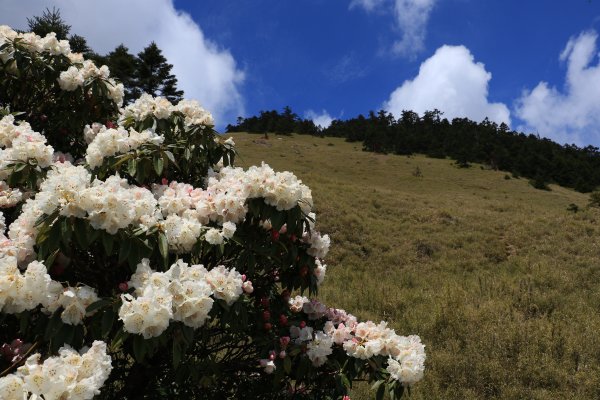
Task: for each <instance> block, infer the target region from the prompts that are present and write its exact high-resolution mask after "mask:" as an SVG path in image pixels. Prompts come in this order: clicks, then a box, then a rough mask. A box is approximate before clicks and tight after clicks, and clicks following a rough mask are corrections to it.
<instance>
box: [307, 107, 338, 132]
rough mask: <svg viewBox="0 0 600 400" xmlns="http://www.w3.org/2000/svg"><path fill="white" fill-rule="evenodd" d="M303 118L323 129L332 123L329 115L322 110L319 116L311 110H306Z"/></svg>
mask: <svg viewBox="0 0 600 400" xmlns="http://www.w3.org/2000/svg"><path fill="white" fill-rule="evenodd" d="M304 118H306V119H310V120H312V122H314V123H315V125H317V126H320V127H321V128H323V129H325V128H328V127H329V125H331V122H332V121H333V118H332V117H331V115H329V113H328V112H327V111H325V110H323V111H322V112H321V113H320V114H319V113H316V112H315V111H313V110H308V111H307V112H305V113H304Z"/></svg>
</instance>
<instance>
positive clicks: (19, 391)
mask: <svg viewBox="0 0 600 400" xmlns="http://www.w3.org/2000/svg"><path fill="white" fill-rule="evenodd" d="M111 370H112V365H111V359H110V356H109V355H108V354H107V349H106V343H104V342H101V341H95V342H94V343H93V344H92V347H90V348H89V349H83V350H82V351H81V353H78V352H77V351H75V350H73V349H72V348H70V347H68V346H65V347H62V348H61V349H60V350H59V352H58V356H56V357H50V358H47V359H46V360H44V362H43V363H41V355H40V354H34V355H32V356H31V357H29V358H28V359H27V361H26V362H25V365H23V366H22V367H20V368H19V369H18V370H17V372H16V373H14V374H11V375H8V376H5V377H2V378H0V398H1V399H3V400H23V399H39V398H42V397H43V398H44V399H46V400H58V399H72V400H89V399H92V398H93V397H94V396H95V395H98V394H100V388H101V387H102V385H103V384H104V382H105V381H106V379H108V376H109V375H110V372H111ZM30 396H31V397H30ZM40 396H41V397H40Z"/></svg>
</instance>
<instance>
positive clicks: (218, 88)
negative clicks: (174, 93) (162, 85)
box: [0, 0, 244, 124]
mask: <svg viewBox="0 0 600 400" xmlns="http://www.w3.org/2000/svg"><path fill="white" fill-rule="evenodd" d="M46 7H48V8H50V9H52V7H56V8H59V9H60V12H61V15H62V17H63V19H64V20H65V21H66V22H67V23H68V24H70V25H71V26H72V28H71V32H72V33H77V34H79V35H82V36H84V37H85V38H86V39H87V40H88V44H89V45H90V47H91V48H93V49H94V50H95V51H97V52H99V53H101V54H105V53H108V52H110V51H111V50H113V49H114V48H115V47H117V46H118V45H119V44H121V43H124V44H125V46H127V47H128V48H129V50H130V51H131V52H132V53H134V54H137V53H138V52H139V51H141V50H142V49H143V48H144V47H146V46H147V45H148V44H149V43H150V42H151V41H154V42H156V44H157V45H158V47H160V48H161V49H162V51H163V54H164V55H165V57H166V58H167V59H168V61H169V62H170V63H171V64H173V70H172V71H173V73H174V74H175V75H176V76H177V78H178V82H179V85H178V86H179V87H180V88H181V89H183V90H184V91H185V97H186V98H193V99H197V100H198V101H199V102H200V103H202V104H203V105H204V107H205V108H207V109H208V110H210V111H211V112H212V113H213V114H214V116H215V118H216V119H217V124H219V121H223V119H224V118H225V117H232V116H237V115H242V114H243V113H244V109H243V99H242V96H241V94H240V86H241V84H242V83H243V81H244V72H243V71H242V70H240V69H239V68H238V66H237V64H236V61H235V59H234V58H233V56H232V55H231V53H230V52H229V51H228V50H226V49H222V48H220V47H219V46H218V45H217V44H216V43H214V42H213V41H211V40H210V39H208V38H207V37H206V36H205V35H204V32H203V31H202V29H201V28H200V26H198V24H197V23H196V22H194V20H193V19H192V18H191V16H190V15H189V14H187V13H185V12H182V11H180V10H177V9H176V8H175V6H174V4H173V1H172V0H127V1H123V0H103V1H82V0H3V1H2V2H0V24H7V25H10V26H12V27H14V28H21V29H26V27H27V17H31V16H33V15H41V14H42V12H43V10H44V9H45V8H46ZM223 122H225V121H223Z"/></svg>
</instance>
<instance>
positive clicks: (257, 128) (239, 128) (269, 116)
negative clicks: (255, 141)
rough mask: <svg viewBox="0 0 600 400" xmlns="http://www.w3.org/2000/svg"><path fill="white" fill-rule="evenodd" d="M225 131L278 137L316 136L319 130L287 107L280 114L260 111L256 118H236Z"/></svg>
mask: <svg viewBox="0 0 600 400" xmlns="http://www.w3.org/2000/svg"><path fill="white" fill-rule="evenodd" d="M225 130H226V131H227V132H228V133H231V132H251V133H263V134H265V133H275V134H278V135H290V134H291V133H292V132H293V133H299V134H301V135H318V134H319V133H320V132H321V129H320V128H319V127H318V126H316V125H315V123H314V122H313V121H312V120H310V119H302V118H300V117H299V116H298V114H296V113H294V112H293V111H292V109H291V108H290V107H288V106H286V107H284V108H283V111H282V112H281V113H280V112H279V111H277V110H271V111H261V112H260V113H259V115H258V116H253V117H248V118H242V117H238V119H237V124H235V125H231V124H229V125H227V127H226V128H225Z"/></svg>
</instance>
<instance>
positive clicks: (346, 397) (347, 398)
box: [342, 395, 350, 400]
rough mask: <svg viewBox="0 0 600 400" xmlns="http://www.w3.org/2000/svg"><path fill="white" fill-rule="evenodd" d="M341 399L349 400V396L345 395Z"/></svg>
mask: <svg viewBox="0 0 600 400" xmlns="http://www.w3.org/2000/svg"><path fill="white" fill-rule="evenodd" d="M342 400H350V396H348V395H346V396H344V397H342Z"/></svg>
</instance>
